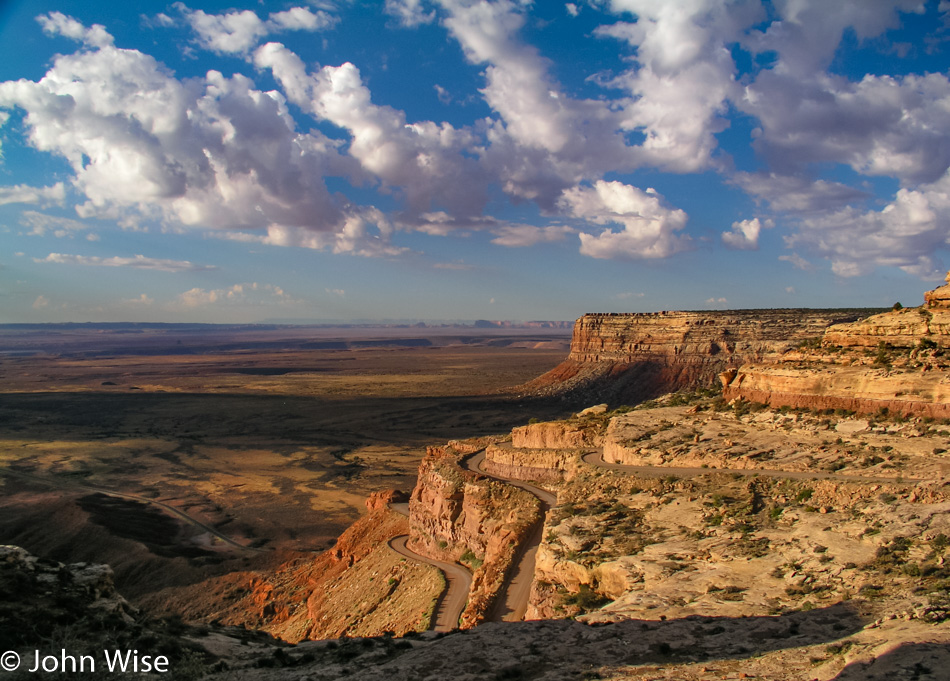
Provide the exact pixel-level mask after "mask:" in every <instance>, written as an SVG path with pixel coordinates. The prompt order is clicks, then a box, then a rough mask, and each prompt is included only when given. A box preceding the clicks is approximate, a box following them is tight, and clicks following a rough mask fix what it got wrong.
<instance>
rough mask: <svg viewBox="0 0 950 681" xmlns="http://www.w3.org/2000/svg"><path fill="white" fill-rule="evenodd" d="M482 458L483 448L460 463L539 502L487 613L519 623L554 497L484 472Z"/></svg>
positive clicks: (523, 483) (553, 503)
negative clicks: (533, 520) (500, 593)
mask: <svg viewBox="0 0 950 681" xmlns="http://www.w3.org/2000/svg"><path fill="white" fill-rule="evenodd" d="M484 460H485V450H484V449H483V450H481V451H479V452H477V453H476V454H474V455H473V456H470V457H469V458H468V459H466V460H465V461H464V464H463V465H464V466H465V467H466V468H467V469H468V470H470V471H472V472H474V473H478V474H479V475H485V476H488V477H490V478H495V479H496V480H500V481H501V482H504V483H505V484H506V485H512V486H514V487H520V488H521V489H523V490H525V491H526V492H529V493H531V494H533V495H534V496H536V497H537V498H538V501H539V502H540V503H541V519H540V520H539V521H538V522H537V523H535V526H534V527H533V528H532V530H531V534H530V535H528V537H527V539H526V540H525V541H524V542H522V544H521V546H519V547H518V551H517V553H516V554H515V563H514V567H513V569H512V570H511V571H509V573H508V575H506V576H505V582H504V584H503V585H502V591H503V592H504V597H503V598H499V599H498V600H497V601H496V603H495V606H494V608H492V611H491V612H490V613H489V616H488V619H489V621H502V622H520V621H521V620H523V619H524V615H525V612H526V611H527V609H528V598H529V597H530V596H531V585H532V584H533V583H534V567H535V564H536V561H537V554H538V547H539V546H540V545H541V539H542V538H543V536H544V518H545V515H546V514H547V512H548V511H549V510H550V509H551V507H552V506H556V505H557V497H556V496H555V495H554V494H551V493H550V492H548V491H545V490H543V489H541V488H540V487H535V486H534V485H532V484H529V483H527V482H523V481H521V480H513V479H511V478H505V477H502V476H499V475H493V474H491V473H487V472H485V471H484V470H482V468H481V464H482V461H484Z"/></svg>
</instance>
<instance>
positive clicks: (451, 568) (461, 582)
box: [389, 504, 472, 631]
mask: <svg viewBox="0 0 950 681" xmlns="http://www.w3.org/2000/svg"><path fill="white" fill-rule="evenodd" d="M406 506H408V505H407V504H390V505H389V507H390V508H391V509H392V510H394V511H396V512H397V513H401V514H402V515H408V514H409V510H408V508H406V509H405V511H404V510H402V508H401V507H406ZM408 539H409V535H407V534H401V535H399V536H398V537H393V538H392V539H390V540H389V548H391V549H392V550H393V551H395V552H396V553H398V554H399V555H401V556H405V557H406V558H409V559H410V560H414V561H416V562H419V563H426V564H428V565H431V566H433V567H435V568H438V569H439V570H441V571H442V574H443V576H444V577H445V589H443V590H442V593H441V594H440V595H439V598H438V600H437V601H436V603H435V608H434V609H433V610H432V620H431V622H430V624H429V628H430V629H432V630H433V631H452V630H453V629H457V628H458V625H459V617H461V616H462V611H463V610H464V609H465V603H466V602H467V601H468V592H469V591H470V590H471V588H472V573H471V572H469V571H468V570H466V569H465V568H463V567H462V566H461V565H458V564H456V563H448V562H445V561H442V560H435V559H434V558H429V557H428V556H422V555H419V554H418V553H416V552H415V551H413V550H412V549H410V548H409V547H408V546H406V541H408Z"/></svg>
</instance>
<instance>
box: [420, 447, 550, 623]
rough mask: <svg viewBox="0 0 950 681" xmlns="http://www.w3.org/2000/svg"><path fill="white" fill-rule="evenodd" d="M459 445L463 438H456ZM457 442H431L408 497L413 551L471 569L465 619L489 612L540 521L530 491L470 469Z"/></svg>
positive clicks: (480, 617)
mask: <svg viewBox="0 0 950 681" xmlns="http://www.w3.org/2000/svg"><path fill="white" fill-rule="evenodd" d="M455 444H459V443H455ZM462 458H464V454H463V453H461V452H459V451H458V450H457V449H456V448H455V447H450V446H445V447H429V448H428V450H427V453H426V457H425V459H423V461H422V464H421V465H420V467H419V480H418V482H417V483H416V487H415V489H414V490H413V493H412V498H411V499H410V501H409V515H410V525H411V529H410V537H411V539H410V543H409V546H410V548H411V549H412V550H414V551H416V552H417V553H419V554H422V555H427V556H430V557H432V558H437V559H439V560H445V561H449V562H453V561H457V562H461V563H463V564H466V565H468V566H469V567H470V568H472V573H473V574H472V587H471V591H470V593H469V600H468V605H467V606H466V608H465V611H464V612H463V613H462V617H461V620H460V624H461V626H463V627H470V626H473V625H475V624H477V623H479V622H481V621H482V620H484V618H485V617H486V616H487V615H488V613H489V611H490V610H491V608H492V606H493V605H494V602H495V598H496V596H497V595H498V593H499V591H500V589H501V587H502V585H503V584H504V582H505V578H506V575H507V573H508V571H509V569H510V568H511V566H512V564H513V562H514V560H515V558H516V554H517V551H518V547H519V546H520V545H521V544H522V543H523V542H524V541H525V539H526V538H527V537H528V536H529V535H530V534H531V532H532V530H534V528H535V526H536V524H537V523H538V522H540V506H539V503H538V500H537V499H536V498H535V497H534V496H533V495H531V494H530V493H528V492H526V491H524V490H521V489H518V488H516V487H512V486H510V485H505V484H502V483H499V482H496V481H494V480H492V479H490V478H486V477H485V476H481V475H477V474H476V473H473V472H472V471H468V470H465V469H464V468H462V467H461V466H460V465H459V462H460V460H461V459H462Z"/></svg>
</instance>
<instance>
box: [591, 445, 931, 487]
mask: <svg viewBox="0 0 950 681" xmlns="http://www.w3.org/2000/svg"><path fill="white" fill-rule="evenodd" d="M581 459H582V460H583V461H584V463H588V464H590V465H591V466H597V467H598V468H608V469H611V470H617V471H625V472H628V473H637V474H638V475H649V476H654V477H666V476H668V475H676V476H678V477H684V478H693V477H696V476H699V475H711V474H713V473H725V474H727V475H742V476H744V477H748V478H754V477H756V476H760V475H761V476H763V477H769V478H787V479H790V480H835V481H838V482H876V483H890V484H894V483H897V482H898V480H897V479H896V478H865V477H858V476H856V475H836V474H834V473H824V472H818V471H779V470H771V469H766V468H677V467H674V466H630V465H628V464H622V463H607V462H606V461H604V450H603V449H598V450H597V451H594V452H589V453H587V454H584V455H583V456H582V457H581ZM915 482H921V479H920V478H901V479H900V483H915Z"/></svg>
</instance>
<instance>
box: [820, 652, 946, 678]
mask: <svg viewBox="0 0 950 681" xmlns="http://www.w3.org/2000/svg"><path fill="white" fill-rule="evenodd" d="M948 670H950V646H947V645H946V644H945V643H905V644H903V645H901V646H899V647H897V648H895V649H894V650H892V651H891V652H889V653H885V654H884V655H881V656H880V657H878V658H875V659H874V660H871V661H869V662H852V663H851V664H849V665H848V666H847V667H845V668H844V669H842V670H841V673H840V674H838V675H837V676H836V677H835V678H834V679H832V681H889V680H891V679H898V678H899V679H919V680H920V681H931V680H933V681H936V680H937V679H946V678H947V674H948V673H950V672H948Z"/></svg>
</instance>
